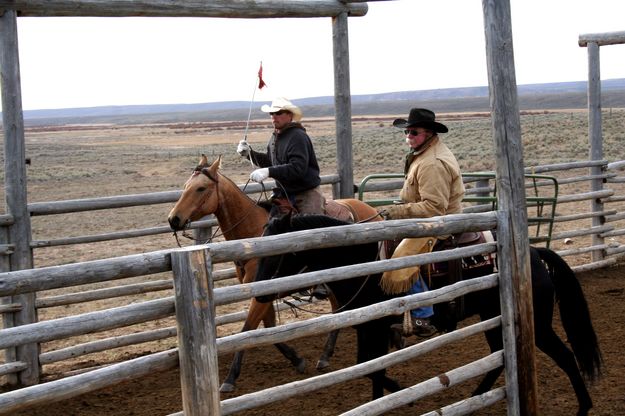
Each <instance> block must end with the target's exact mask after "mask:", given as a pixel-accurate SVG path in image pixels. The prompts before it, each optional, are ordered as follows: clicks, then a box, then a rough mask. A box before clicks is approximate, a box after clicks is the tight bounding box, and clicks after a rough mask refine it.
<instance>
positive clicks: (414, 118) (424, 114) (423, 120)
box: [393, 108, 449, 133]
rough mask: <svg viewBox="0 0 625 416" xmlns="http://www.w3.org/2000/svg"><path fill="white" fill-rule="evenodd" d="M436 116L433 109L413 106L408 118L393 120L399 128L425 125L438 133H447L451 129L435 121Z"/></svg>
mask: <svg viewBox="0 0 625 416" xmlns="http://www.w3.org/2000/svg"><path fill="white" fill-rule="evenodd" d="M435 118H436V116H435V115H434V112H433V111H430V110H427V109H425V108H413V109H411V110H410V114H409V115H408V120H405V119H403V118H398V119H397V120H395V121H393V126H395V127H397V128H399V129H405V128H407V127H423V128H425V129H428V130H432V131H435V132H437V133H447V132H448V131H449V130H448V129H447V126H445V125H444V124H441V123H439V122H437V121H434V119H435Z"/></svg>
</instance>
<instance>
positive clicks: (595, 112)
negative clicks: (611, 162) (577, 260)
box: [587, 42, 605, 262]
mask: <svg viewBox="0 0 625 416" xmlns="http://www.w3.org/2000/svg"><path fill="white" fill-rule="evenodd" d="M587 48H588V140H589V142H590V143H589V144H590V153H589V158H590V160H602V159H603V137H602V134H601V128H602V127H601V73H600V70H599V68H600V62H599V61H600V58H599V45H598V44H597V43H596V42H588V45H587ZM602 173H604V172H603V167H601V166H592V167H591V168H590V175H601V174H602ZM602 189H603V179H593V180H591V181H590V190H591V191H601V190H602ZM590 209H591V211H592V212H601V211H603V203H602V202H601V200H600V199H593V200H591V201H590ZM604 224H605V217H604V216H600V217H592V226H593V227H599V226H602V225H604ZM604 240H605V239H604V238H603V237H601V235H600V234H593V235H592V245H593V246H598V245H601V244H603V243H604ZM603 253H604V251H603V250H593V251H592V253H591V259H592V261H593V262H594V261H600V260H603V259H604V255H603Z"/></svg>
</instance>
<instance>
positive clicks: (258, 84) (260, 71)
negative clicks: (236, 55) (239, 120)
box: [243, 61, 267, 142]
mask: <svg viewBox="0 0 625 416" xmlns="http://www.w3.org/2000/svg"><path fill="white" fill-rule="evenodd" d="M265 85H267V84H265V81H263V61H260V68H258V82H257V81H254V91H252V101H250V109H249V111H248V113H247V122H246V123H245V133H244V134H243V141H245V142H247V131H248V129H249V126H250V118H251V117H252V105H253V104H254V97H255V96H256V89H257V88H258V89H262V88H263V87H264V86H265Z"/></svg>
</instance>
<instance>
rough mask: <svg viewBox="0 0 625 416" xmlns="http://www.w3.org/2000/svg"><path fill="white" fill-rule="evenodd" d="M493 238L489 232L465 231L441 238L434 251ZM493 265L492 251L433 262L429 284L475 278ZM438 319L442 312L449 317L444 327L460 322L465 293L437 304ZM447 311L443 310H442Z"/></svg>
mask: <svg viewBox="0 0 625 416" xmlns="http://www.w3.org/2000/svg"><path fill="white" fill-rule="evenodd" d="M488 241H494V239H493V238H492V234H491V233H490V231H485V232H474V231H472V232H466V233H461V234H455V235H451V236H450V237H449V238H447V239H445V240H439V241H438V242H437V244H436V245H435V246H434V250H433V251H442V250H450V249H454V248H459V247H467V246H472V245H475V244H481V243H486V242H488ZM493 265H494V259H493V256H492V255H490V254H486V255H483V254H478V255H474V256H469V257H463V258H460V259H454V260H448V261H443V262H439V263H434V264H432V265H431V267H430V269H429V273H428V275H427V280H428V285H429V287H430V288H436V287H442V286H446V285H451V284H454V283H456V282H459V281H461V280H463V276H465V277H469V276H471V277H475V276H480V275H482V274H485V273H488V271H489V270H492V267H493ZM438 310H439V311H438V312H436V313H435V315H436V314H438V315H439V316H438V318H437V319H441V316H440V315H444V316H445V318H446V319H445V318H443V319H445V320H446V323H445V325H444V326H445V330H448V331H449V330H454V329H455V328H456V325H457V323H458V322H459V321H460V320H462V319H463V317H464V316H465V310H464V296H459V297H457V298H455V299H452V300H451V301H449V302H445V303H444V304H442V305H438ZM443 311H444V312H443Z"/></svg>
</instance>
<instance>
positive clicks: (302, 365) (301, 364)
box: [295, 358, 306, 374]
mask: <svg viewBox="0 0 625 416" xmlns="http://www.w3.org/2000/svg"><path fill="white" fill-rule="evenodd" d="M295 369H296V370H297V372H298V373H300V374H303V373H304V371H305V370H306V360H305V359H303V358H302V359H301V360H300V362H299V363H298V364H297V365H296V366H295Z"/></svg>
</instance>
